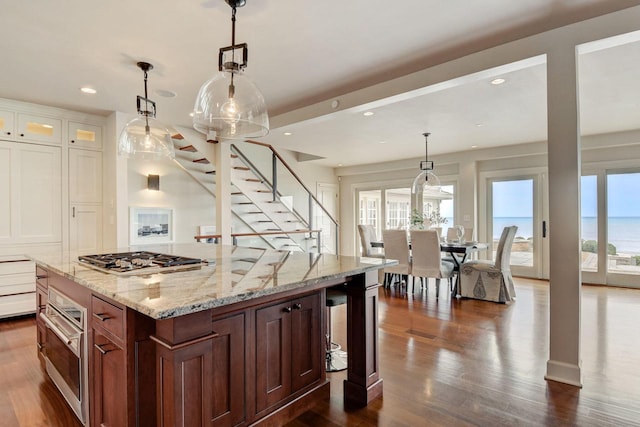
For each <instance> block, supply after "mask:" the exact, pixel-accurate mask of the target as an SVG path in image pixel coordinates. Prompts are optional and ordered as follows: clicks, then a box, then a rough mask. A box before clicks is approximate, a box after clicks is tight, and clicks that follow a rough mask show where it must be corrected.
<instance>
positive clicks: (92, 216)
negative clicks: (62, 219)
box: [69, 205, 102, 253]
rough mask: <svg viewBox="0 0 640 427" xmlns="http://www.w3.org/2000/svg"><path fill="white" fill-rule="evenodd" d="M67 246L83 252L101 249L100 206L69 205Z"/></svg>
mask: <svg viewBox="0 0 640 427" xmlns="http://www.w3.org/2000/svg"><path fill="white" fill-rule="evenodd" d="M69 248H70V249H71V250H72V251H80V252H84V253H89V252H96V251H99V250H101V249H102V206H100V205H97V206H96V205H90V206H84V205H77V206H71V220H70V221H69Z"/></svg>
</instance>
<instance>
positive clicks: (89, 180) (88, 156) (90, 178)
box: [69, 148, 102, 254]
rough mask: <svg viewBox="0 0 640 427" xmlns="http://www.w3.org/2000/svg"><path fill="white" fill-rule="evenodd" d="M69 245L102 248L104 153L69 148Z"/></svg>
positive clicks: (84, 249) (79, 249)
mask: <svg viewBox="0 0 640 427" xmlns="http://www.w3.org/2000/svg"><path fill="white" fill-rule="evenodd" d="M69 202H70V219H69V249H70V250H72V251H77V252H82V253H85V254H86V253H89V252H92V253H95V252H98V251H100V250H101V249H102V153H101V152H99V151H90V150H78V149H74V148H70V149H69Z"/></svg>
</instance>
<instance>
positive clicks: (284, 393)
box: [255, 293, 322, 414]
mask: <svg viewBox="0 0 640 427" xmlns="http://www.w3.org/2000/svg"><path fill="white" fill-rule="evenodd" d="M255 319H256V320H255V322H256V329H255V340H256V342H255V346H256V347H255V348H256V358H255V372H256V413H257V414H260V412H262V411H264V410H266V409H269V408H270V407H272V406H274V405H276V404H277V403H279V402H281V401H283V400H284V399H286V398H287V397H289V396H290V395H291V394H292V393H294V392H296V391H298V390H300V389H302V388H304V387H306V386H308V385H310V384H312V383H314V382H315V381H318V380H319V379H321V377H322V363H321V360H320V357H321V353H322V347H321V343H320V338H321V331H320V325H321V323H320V321H321V319H322V315H321V310H320V295H319V294H317V293H315V294H312V295H308V296H305V297H301V298H296V299H293V300H289V301H285V302H282V303H278V304H274V305H271V306H268V307H265V308H260V309H258V310H256V316H255Z"/></svg>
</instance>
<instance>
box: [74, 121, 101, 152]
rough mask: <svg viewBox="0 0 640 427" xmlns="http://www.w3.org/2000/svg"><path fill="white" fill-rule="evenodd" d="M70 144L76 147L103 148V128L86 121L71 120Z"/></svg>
mask: <svg viewBox="0 0 640 427" xmlns="http://www.w3.org/2000/svg"><path fill="white" fill-rule="evenodd" d="M69 144H73V145H74V146H76V147H83V148H95V149H98V150H99V149H102V128H101V127H100V126H95V125H89V124H85V123H75V122H69Z"/></svg>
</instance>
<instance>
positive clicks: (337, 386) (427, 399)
mask: <svg viewBox="0 0 640 427" xmlns="http://www.w3.org/2000/svg"><path fill="white" fill-rule="evenodd" d="M430 286H431V290H430V292H429V294H428V295H427V294H425V293H422V294H421V293H417V294H415V296H411V295H409V296H408V295H407V294H406V293H404V292H398V291H396V290H391V291H385V290H384V289H381V291H380V292H381V293H380V296H381V301H380V313H379V315H380V332H379V333H380V371H381V374H382V377H383V379H384V396H383V398H382V399H379V400H377V401H375V402H374V403H373V404H371V405H369V406H368V407H366V408H361V409H352V408H345V407H344V405H343V403H342V381H343V379H344V378H345V373H344V372H339V373H333V374H330V378H331V382H332V384H331V398H330V400H329V401H326V402H322V403H319V404H318V405H316V407H315V408H314V409H313V410H311V411H308V412H306V413H304V414H303V415H301V416H300V417H298V418H297V419H296V420H294V421H292V422H290V423H289V424H288V426H289V427H301V426H314V427H315V426H431V425H433V426H438V425H444V426H466V425H469V426H471V425H476V426H498V425H501V426H515V425H524V426H529V425H530V426H543V425H550V426H565V425H566V426H638V425H640V369H639V367H640V331H639V327H638V324H639V321H640V290H630V289H620V288H606V287H592V286H585V287H583V304H582V315H583V324H582V328H583V330H582V332H583V341H582V348H583V351H582V358H583V360H582V369H583V380H584V387H583V388H582V389H578V388H575V387H570V386H566V385H563V384H558V383H553V382H547V381H545V380H544V374H545V369H546V367H545V364H546V361H547V358H548V339H547V336H548V318H549V316H548V289H547V286H548V285H547V283H546V282H544V281H535V280H526V279H518V280H517V283H516V291H517V293H518V295H517V296H518V299H517V301H516V302H515V303H514V304H511V305H508V306H507V305H500V304H494V303H488V302H481V301H474V300H460V301H458V300H456V299H455V298H454V299H453V300H451V299H450V297H449V296H448V295H446V293H445V292H443V293H442V294H443V295H442V296H441V298H440V299H439V300H436V299H435V292H434V289H433V283H431V285H430ZM443 290H444V286H443ZM333 320H334V336H335V340H336V341H338V342H340V343H344V335H345V331H344V329H345V324H344V306H340V307H336V308H334V309H333ZM35 333H36V330H35V320H34V318H33V317H26V318H20V319H13V320H4V321H0V426H29V427H31V426H64V427H69V426H71V427H76V426H80V424H79V422H77V420H76V419H75V417H74V416H73V414H72V412H71V410H70V409H68V407H67V406H66V403H65V402H64V400H63V399H62V397H61V396H60V395H59V394H58V393H57V391H56V390H55V388H54V386H53V384H52V383H51V381H50V380H48V378H46V375H45V374H44V373H43V372H42V370H41V367H40V363H39V361H38V359H37V356H36V346H35Z"/></svg>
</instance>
